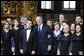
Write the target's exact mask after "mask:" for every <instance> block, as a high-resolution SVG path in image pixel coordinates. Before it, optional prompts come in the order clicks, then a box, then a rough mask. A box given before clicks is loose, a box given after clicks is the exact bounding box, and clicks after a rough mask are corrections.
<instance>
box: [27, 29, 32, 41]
mask: <svg viewBox="0 0 84 56" xmlns="http://www.w3.org/2000/svg"><path fill="white" fill-rule="evenodd" d="M30 32H31V29H29V30H27V32H26V35H27V42H28V40H29V36H30Z"/></svg>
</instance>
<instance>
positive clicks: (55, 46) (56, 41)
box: [52, 22, 61, 55]
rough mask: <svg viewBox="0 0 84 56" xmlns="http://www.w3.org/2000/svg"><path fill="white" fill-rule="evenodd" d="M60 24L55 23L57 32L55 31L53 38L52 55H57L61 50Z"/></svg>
mask: <svg viewBox="0 0 84 56" xmlns="http://www.w3.org/2000/svg"><path fill="white" fill-rule="evenodd" d="M60 27H61V25H60V23H59V22H55V24H54V28H55V30H54V31H53V38H52V55H57V50H58V48H59V42H60V41H59V40H60V36H61V31H60Z"/></svg>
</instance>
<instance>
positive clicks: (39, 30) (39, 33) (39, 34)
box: [38, 26, 41, 37]
mask: <svg viewBox="0 0 84 56" xmlns="http://www.w3.org/2000/svg"><path fill="white" fill-rule="evenodd" d="M40 36H41V29H40V26H39V29H38V37H40Z"/></svg>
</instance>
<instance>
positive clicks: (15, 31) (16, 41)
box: [12, 19, 20, 55]
mask: <svg viewBox="0 0 84 56" xmlns="http://www.w3.org/2000/svg"><path fill="white" fill-rule="evenodd" d="M19 33H20V29H19V21H18V20H17V19H15V20H14V26H13V29H12V34H13V39H14V44H15V47H12V48H15V55H19V38H20V34H19Z"/></svg>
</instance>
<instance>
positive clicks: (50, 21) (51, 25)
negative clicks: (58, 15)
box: [47, 19, 54, 30]
mask: <svg viewBox="0 0 84 56" xmlns="http://www.w3.org/2000/svg"><path fill="white" fill-rule="evenodd" d="M47 25H48V26H49V27H50V28H51V29H52V30H54V29H53V21H52V19H48V20H47Z"/></svg>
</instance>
